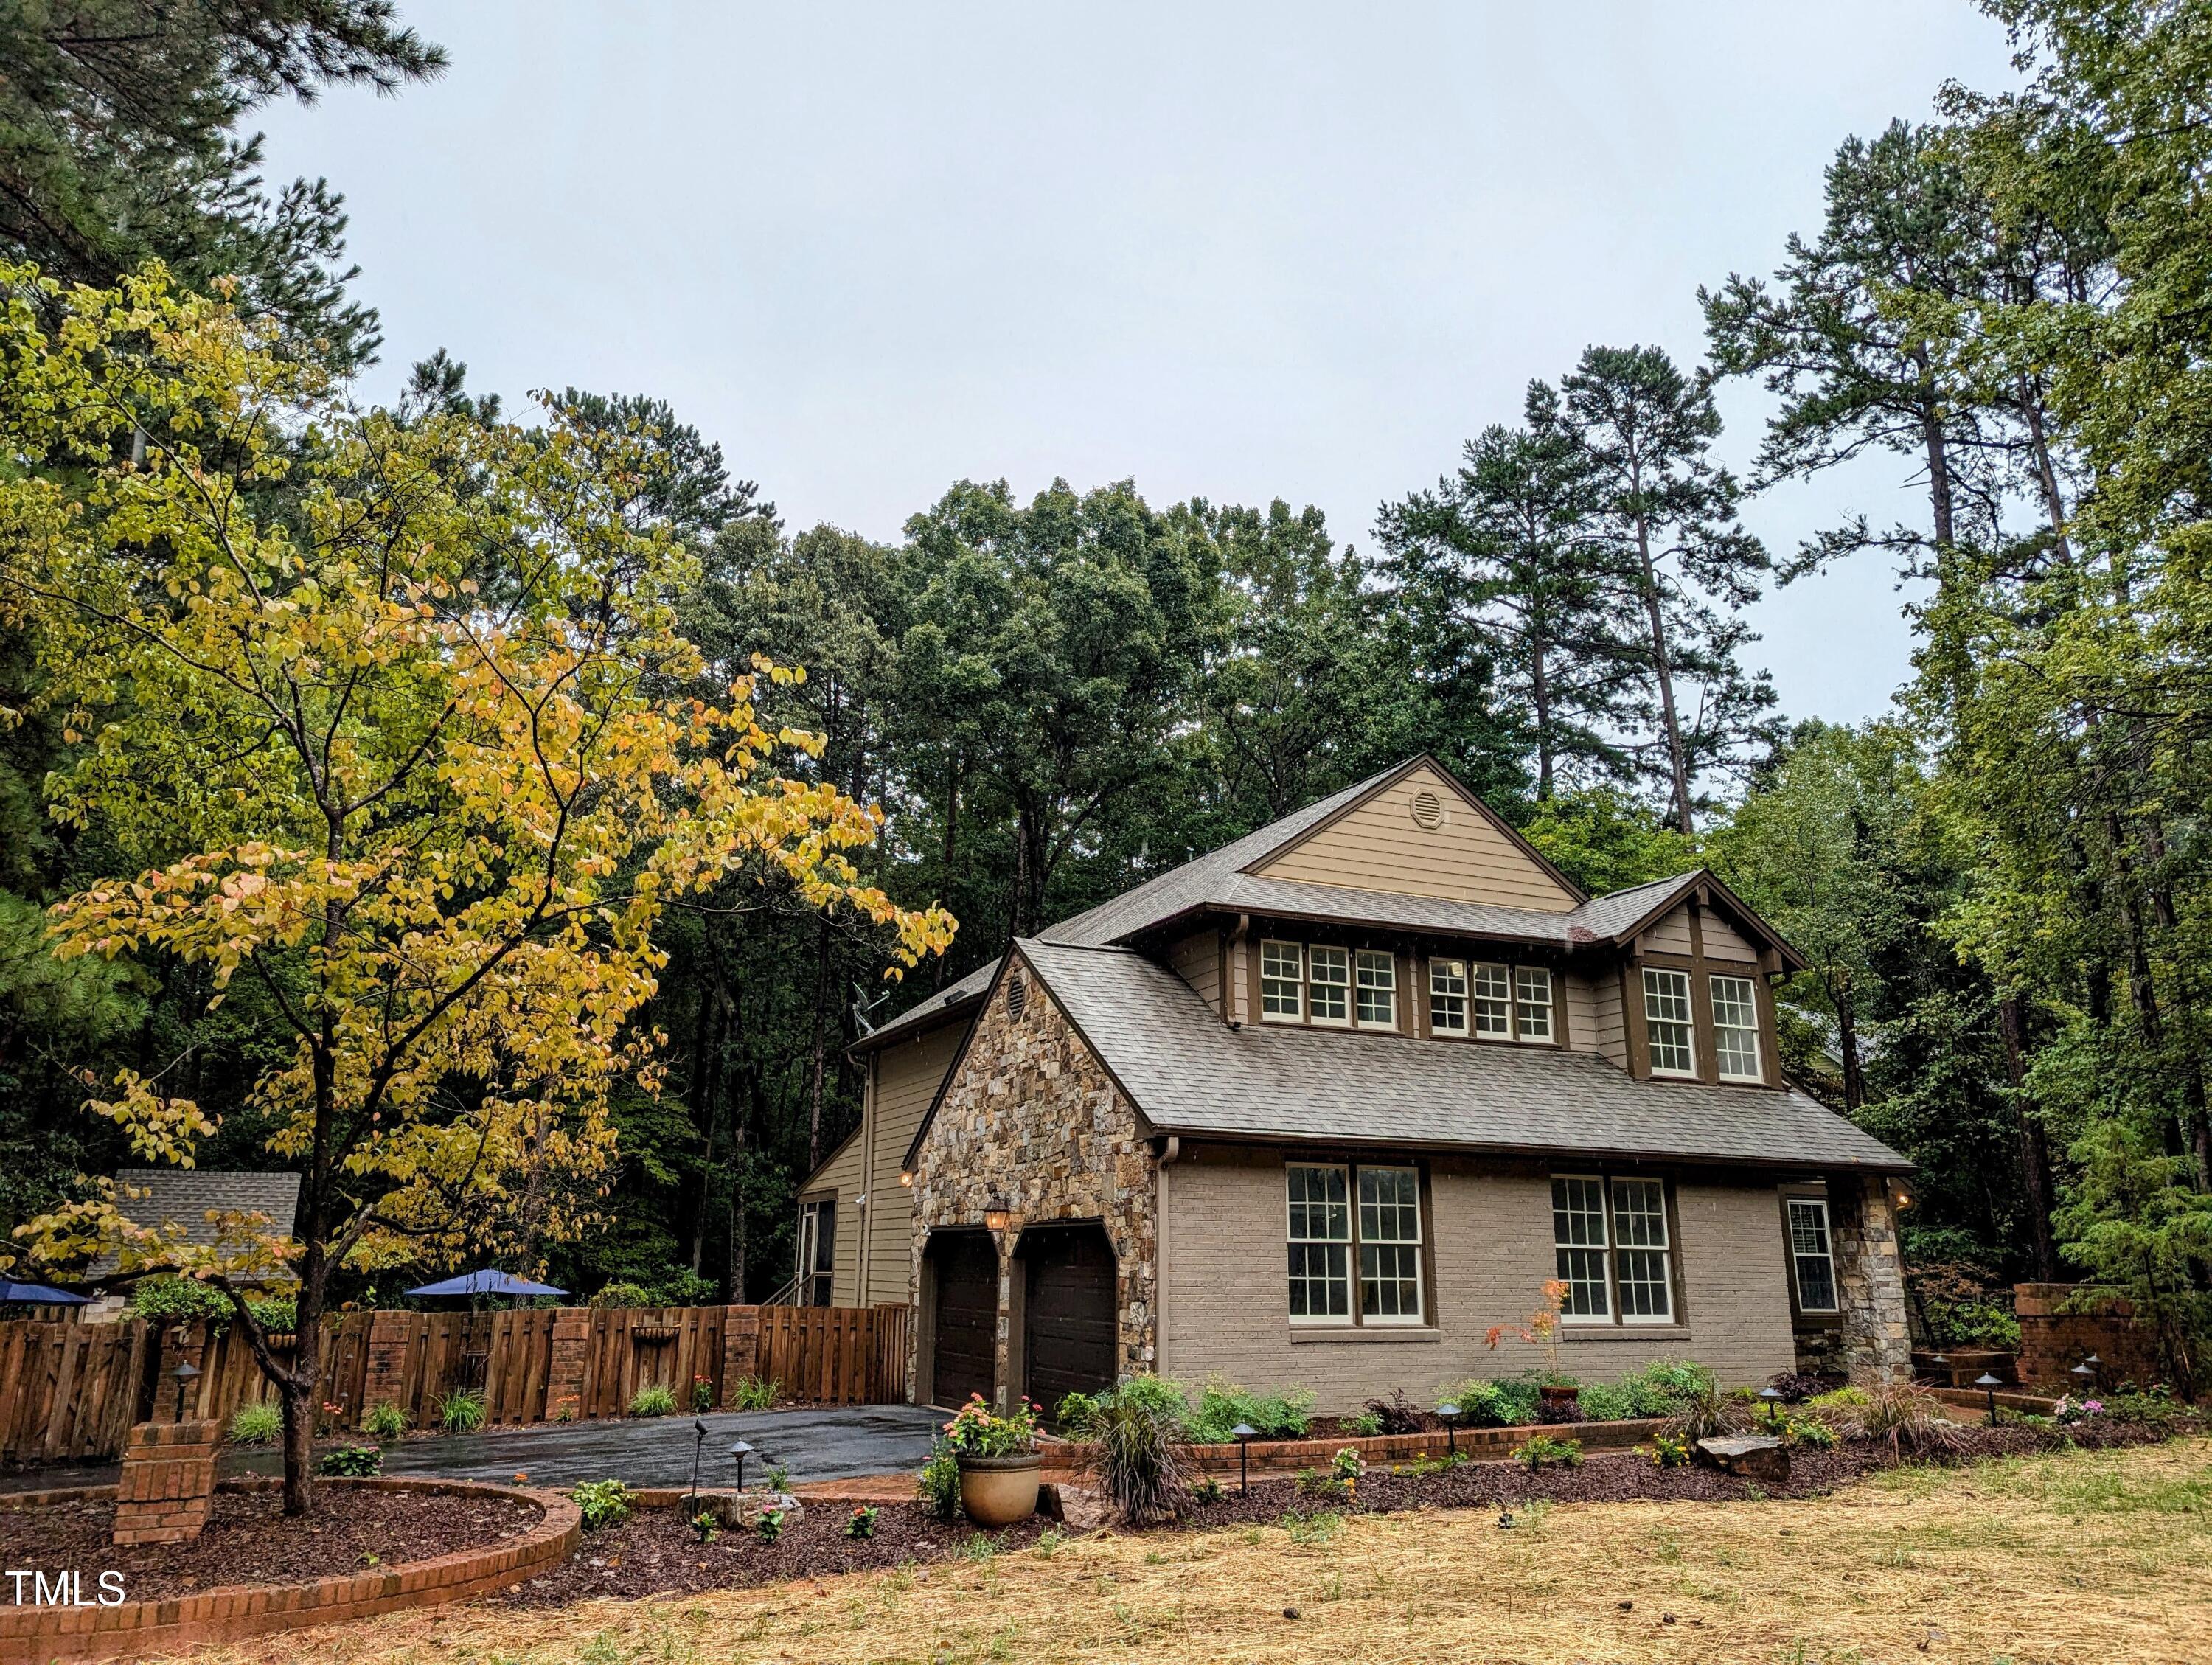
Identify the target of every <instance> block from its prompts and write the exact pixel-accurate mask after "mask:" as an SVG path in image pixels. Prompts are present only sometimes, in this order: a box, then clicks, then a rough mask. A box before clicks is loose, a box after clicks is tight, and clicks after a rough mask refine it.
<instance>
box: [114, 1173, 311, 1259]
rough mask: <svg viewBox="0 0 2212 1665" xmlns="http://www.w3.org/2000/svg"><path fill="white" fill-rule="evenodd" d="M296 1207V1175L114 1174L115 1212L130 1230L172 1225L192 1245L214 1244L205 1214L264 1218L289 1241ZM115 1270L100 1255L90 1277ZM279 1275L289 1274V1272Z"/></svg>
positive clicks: (213, 1230)
mask: <svg viewBox="0 0 2212 1665" xmlns="http://www.w3.org/2000/svg"><path fill="white" fill-rule="evenodd" d="M140 1193H143V1195H142V1194H140ZM299 1206H300V1176H299V1175H297V1174H288V1173H263V1172H257V1171H253V1170H245V1169H226V1168H121V1169H118V1170H116V1174H115V1210H116V1212H118V1213H119V1214H121V1215H122V1216H123V1218H125V1219H127V1220H129V1221H130V1222H131V1224H134V1225H143V1226H148V1227H151V1228H154V1229H156V1230H159V1229H161V1228H162V1227H164V1226H170V1225H174V1226H177V1227H179V1228H180V1229H181V1230H182V1231H183V1232H184V1234H185V1242H186V1243H213V1242H214V1241H215V1240H216V1224H215V1222H214V1221H212V1220H210V1219H209V1218H208V1214H209V1213H210V1211H212V1212H215V1213H216V1214H219V1215H220V1214H266V1215H267V1216H268V1217H269V1229H270V1231H271V1232H273V1233H275V1234H276V1235H277V1236H280V1237H290V1236H291V1235H292V1221H293V1217H294V1215H295V1213H296V1212H297V1211H298V1209H299ZM114 1267H115V1259H114V1256H113V1255H102V1256H101V1257H100V1260H99V1261H97V1262H95V1263H94V1267H92V1272H91V1275H93V1276H95V1277H97V1276H101V1275H104V1273H106V1272H111V1271H112V1270H113V1269H114ZM283 1275H284V1276H287V1277H289V1276H290V1275H291V1274H290V1273H289V1271H288V1272H286V1273H284V1274H283Z"/></svg>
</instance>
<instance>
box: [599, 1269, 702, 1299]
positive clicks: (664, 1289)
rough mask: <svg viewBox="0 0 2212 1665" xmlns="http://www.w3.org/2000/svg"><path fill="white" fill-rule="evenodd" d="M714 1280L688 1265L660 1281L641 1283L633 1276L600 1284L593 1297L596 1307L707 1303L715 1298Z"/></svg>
mask: <svg viewBox="0 0 2212 1665" xmlns="http://www.w3.org/2000/svg"><path fill="white" fill-rule="evenodd" d="M714 1293H715V1288H714V1280H713V1279H708V1278H702V1277H701V1276H700V1275H699V1274H698V1273H696V1272H693V1271H691V1270H690V1268H689V1267H686V1268H684V1270H683V1271H680V1272H671V1273H669V1274H668V1275H667V1276H666V1277H665V1278H663V1279H660V1280H659V1282H657V1283H649V1284H647V1283H639V1282H636V1281H635V1280H634V1279H617V1280H616V1281H615V1282H613V1283H611V1284H604V1285H600V1288H599V1293H598V1294H596V1295H594V1296H592V1298H591V1302H590V1304H591V1305H592V1306H595V1307H623V1308H636V1307H696V1306H704V1305H707V1304H708V1303H711V1302H712V1301H713V1300H714Z"/></svg>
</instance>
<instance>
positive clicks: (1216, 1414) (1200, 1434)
mask: <svg viewBox="0 0 2212 1665" xmlns="http://www.w3.org/2000/svg"><path fill="white" fill-rule="evenodd" d="M1313 1401H1314V1396H1313V1394H1312V1392H1311V1390H1310V1389H1305V1388H1285V1389H1283V1391H1282V1392H1280V1393H1279V1394H1270V1395H1259V1394H1249V1393H1247V1392H1245V1390H1244V1389H1242V1388H1240V1387H1238V1386H1237V1384H1236V1383H1235V1382H1230V1381H1228V1380H1226V1379H1225V1378H1223V1377H1221V1376H1208V1377H1207V1378H1206V1382H1205V1385H1204V1386H1203V1387H1201V1388H1200V1390H1199V1395H1198V1408H1197V1409H1196V1410H1195V1411H1194V1412H1192V1413H1191V1414H1190V1419H1189V1423H1188V1427H1189V1431H1190V1437H1191V1438H1192V1439H1194V1440H1195V1441H1197V1442H1198V1443H1200V1444H1201V1445H1226V1444H1228V1443H1230V1442H1231V1440H1233V1439H1234V1438H1235V1437H1236V1436H1235V1435H1233V1434H1231V1432H1230V1430H1231V1428H1234V1427H1235V1426H1236V1425H1237V1424H1238V1423H1240V1422H1245V1423H1249V1424H1250V1425H1252V1426H1253V1427H1255V1428H1256V1429H1258V1430H1259V1431H1260V1437H1261V1438H1262V1439H1303V1438H1304V1437H1305V1431H1306V1426H1307V1421H1308V1418H1307V1413H1308V1411H1310V1409H1311V1408H1312V1406H1313Z"/></svg>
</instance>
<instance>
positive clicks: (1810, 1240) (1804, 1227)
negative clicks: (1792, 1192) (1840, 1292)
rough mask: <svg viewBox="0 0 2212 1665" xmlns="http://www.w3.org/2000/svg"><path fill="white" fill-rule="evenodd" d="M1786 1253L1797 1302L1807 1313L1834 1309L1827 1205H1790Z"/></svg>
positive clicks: (1800, 1202) (1808, 1201)
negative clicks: (1792, 1267)
mask: <svg viewBox="0 0 2212 1665" xmlns="http://www.w3.org/2000/svg"><path fill="white" fill-rule="evenodd" d="M1790 1258H1791V1260H1792V1261H1794V1262H1795V1263H1796V1272H1797V1304H1798V1306H1799V1307H1800V1308H1802V1310H1805V1311H1807V1312H1833V1311H1835V1310H1836V1262H1835V1258H1834V1255H1833V1252H1832V1249H1831V1248H1830V1246H1829V1242H1828V1206H1827V1204H1826V1203H1824V1202H1820V1201H1817V1200H1813V1199H1809V1198H1808V1199H1805V1200H1793V1201H1792V1202H1791V1203H1790Z"/></svg>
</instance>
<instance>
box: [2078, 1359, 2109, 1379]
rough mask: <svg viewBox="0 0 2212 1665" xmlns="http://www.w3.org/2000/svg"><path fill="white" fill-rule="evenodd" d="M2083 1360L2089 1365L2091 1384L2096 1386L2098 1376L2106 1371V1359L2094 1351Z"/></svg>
mask: <svg viewBox="0 0 2212 1665" xmlns="http://www.w3.org/2000/svg"><path fill="white" fill-rule="evenodd" d="M2081 1362H2082V1363H2083V1364H2087V1366H2088V1367H2089V1385H2090V1386H2091V1387H2094V1386H2096V1385H2097V1378H2098V1376H2100V1375H2102V1374H2103V1372H2104V1369H2105V1361H2104V1360H2103V1359H2101V1358H2098V1357H2097V1355H2096V1354H2095V1353H2091V1354H2090V1355H2089V1356H2088V1357H2087V1358H2085V1359H2083V1360H2082V1361H2081Z"/></svg>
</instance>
